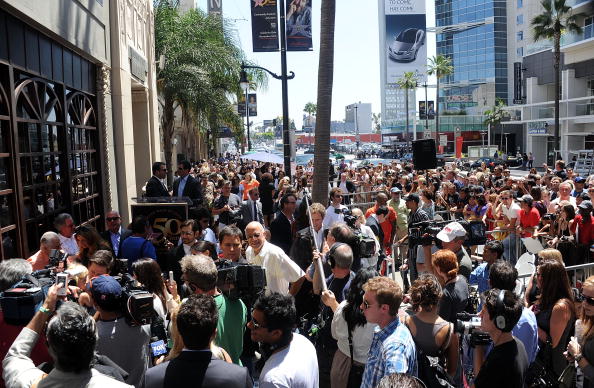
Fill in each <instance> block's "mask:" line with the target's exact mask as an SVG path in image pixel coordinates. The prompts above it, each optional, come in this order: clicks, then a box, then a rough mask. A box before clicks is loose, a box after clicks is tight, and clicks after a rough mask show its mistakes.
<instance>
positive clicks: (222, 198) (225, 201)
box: [212, 181, 241, 230]
mask: <svg viewBox="0 0 594 388" xmlns="http://www.w3.org/2000/svg"><path fill="white" fill-rule="evenodd" d="M240 207H241V198H240V197H239V195H237V194H233V193H232V192H231V182H230V181H224V182H223V186H222V187H221V195H219V197H218V198H217V199H215V201H214V203H213V205H212V215H213V216H216V215H218V216H219V230H221V229H223V228H224V227H225V226H227V225H232V224H236V223H238V221H239V219H238V217H239V213H240Z"/></svg>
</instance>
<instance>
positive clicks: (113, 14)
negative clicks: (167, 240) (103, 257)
mask: <svg viewBox="0 0 594 388" xmlns="http://www.w3.org/2000/svg"><path fill="white" fill-rule="evenodd" d="M153 42H154V35H153V14H152V2H150V1H148V0H147V1H141V0H136V1H131V0H120V1H111V2H110V1H104V0H81V1H75V0H60V1H51V2H45V1H35V0H0V138H1V140H2V141H1V142H0V143H1V147H2V150H1V151H0V186H1V188H0V203H1V206H0V237H1V238H2V249H1V250H0V257H2V258H10V257H28V255H29V254H31V253H33V252H35V251H36V250H37V249H38V247H39V238H40V236H41V235H42V234H43V233H44V232H46V231H48V230H52V229H53V219H54V217H55V216H56V215H57V214H59V213H63V212H67V213H70V214H72V216H73V217H74V220H75V224H77V225H79V224H89V225H95V226H96V227H97V228H99V229H103V227H104V218H103V216H104V214H105V211H107V210H110V209H118V210H119V211H120V212H121V213H122V216H123V218H124V222H127V221H128V220H129V216H128V215H129V205H130V201H131V198H132V197H136V196H138V195H139V194H140V193H141V192H140V189H141V188H142V186H143V185H144V182H145V181H146V179H148V178H149V177H150V175H151V171H150V165H151V163H152V161H153V160H156V159H159V156H160V153H161V147H160V136H159V129H158V126H157V122H158V121H157V119H158V116H157V108H156V102H157V100H156V86H155V85H156V82H155V71H154V58H153V54H152V53H153V52H154V43H153ZM147 150H148V152H147ZM141 151H142V152H141Z"/></svg>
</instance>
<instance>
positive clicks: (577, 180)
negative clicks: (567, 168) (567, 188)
mask: <svg viewBox="0 0 594 388" xmlns="http://www.w3.org/2000/svg"><path fill="white" fill-rule="evenodd" d="M573 181H574V182H575V183H584V182H586V178H584V177H581V176H576V177H575V178H574V179H573Z"/></svg>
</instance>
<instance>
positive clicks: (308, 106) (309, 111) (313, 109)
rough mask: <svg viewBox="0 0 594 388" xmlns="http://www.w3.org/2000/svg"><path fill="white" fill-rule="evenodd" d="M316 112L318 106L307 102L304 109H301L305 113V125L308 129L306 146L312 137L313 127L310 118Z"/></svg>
mask: <svg viewBox="0 0 594 388" xmlns="http://www.w3.org/2000/svg"><path fill="white" fill-rule="evenodd" d="M317 110H318V106H317V105H316V104H314V103H313V102H308V103H307V104H305V107H304V108H303V111H304V112H305V113H307V123H308V127H309V135H308V144H309V141H311V136H312V135H313V125H312V122H311V116H312V115H315V114H316V111H317ZM306 133H307V131H306Z"/></svg>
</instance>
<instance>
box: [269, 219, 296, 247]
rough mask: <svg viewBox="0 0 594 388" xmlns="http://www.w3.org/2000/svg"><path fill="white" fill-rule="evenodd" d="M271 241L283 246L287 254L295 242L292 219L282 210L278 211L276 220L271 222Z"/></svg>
mask: <svg viewBox="0 0 594 388" xmlns="http://www.w3.org/2000/svg"><path fill="white" fill-rule="evenodd" d="M270 236H271V237H270V242H271V243H272V244H274V245H276V246H279V247H281V248H282V250H283V251H285V253H286V254H287V255H289V253H290V252H291V245H292V244H293V232H292V230H291V221H289V220H288V219H287V216H285V215H284V214H283V212H282V211H279V212H278V213H276V217H275V218H274V221H272V222H271V223H270Z"/></svg>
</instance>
